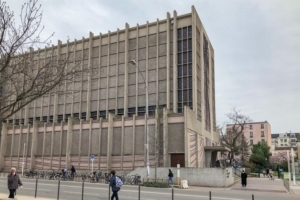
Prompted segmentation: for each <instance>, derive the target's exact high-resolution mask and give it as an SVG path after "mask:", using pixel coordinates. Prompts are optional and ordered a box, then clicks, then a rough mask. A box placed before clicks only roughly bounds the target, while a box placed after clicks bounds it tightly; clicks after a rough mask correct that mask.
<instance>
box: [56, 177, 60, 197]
mask: <svg viewBox="0 0 300 200" xmlns="http://www.w3.org/2000/svg"><path fill="white" fill-rule="evenodd" d="M59 189H60V180H58V189H57V200H59Z"/></svg>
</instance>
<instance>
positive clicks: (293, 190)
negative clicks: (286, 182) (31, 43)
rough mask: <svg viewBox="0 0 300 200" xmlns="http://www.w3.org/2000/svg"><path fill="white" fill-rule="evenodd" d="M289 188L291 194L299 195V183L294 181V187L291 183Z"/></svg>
mask: <svg viewBox="0 0 300 200" xmlns="http://www.w3.org/2000/svg"><path fill="white" fill-rule="evenodd" d="M290 188H291V193H292V194H297V195H300V182H299V181H296V185H293V181H291V182H290Z"/></svg>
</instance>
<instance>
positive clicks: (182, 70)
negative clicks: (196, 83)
mask: <svg viewBox="0 0 300 200" xmlns="http://www.w3.org/2000/svg"><path fill="white" fill-rule="evenodd" d="M177 33H178V34H177V36H178V37H177V67H178V69H177V71H178V74H177V75H178V76H177V77H178V85H177V86H178V96H177V98H178V112H179V113H182V112H183V107H184V106H188V107H190V108H193V79H192V62H193V54H192V26H189V27H184V28H179V29H177Z"/></svg>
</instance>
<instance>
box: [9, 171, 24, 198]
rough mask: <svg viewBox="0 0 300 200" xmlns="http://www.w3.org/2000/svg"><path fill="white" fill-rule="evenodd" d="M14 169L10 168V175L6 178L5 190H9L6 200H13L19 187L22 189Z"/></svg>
mask: <svg viewBox="0 0 300 200" xmlns="http://www.w3.org/2000/svg"><path fill="white" fill-rule="evenodd" d="M16 172H17V170H16V168H14V167H13V168H11V170H10V174H9V175H8V176H7V188H8V190H9V196H8V198H10V199H14V198H15V194H16V191H17V189H18V188H19V187H21V188H22V187H23V184H22V182H21V180H20V177H19V175H18V174H17V173H16Z"/></svg>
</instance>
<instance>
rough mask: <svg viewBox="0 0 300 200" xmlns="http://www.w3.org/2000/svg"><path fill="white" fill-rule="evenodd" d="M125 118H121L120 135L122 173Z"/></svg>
mask: <svg viewBox="0 0 300 200" xmlns="http://www.w3.org/2000/svg"><path fill="white" fill-rule="evenodd" d="M124 123H125V117H124V116H122V133H121V134H122V135H121V140H122V141H121V171H123V160H124V133H125V126H124Z"/></svg>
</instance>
